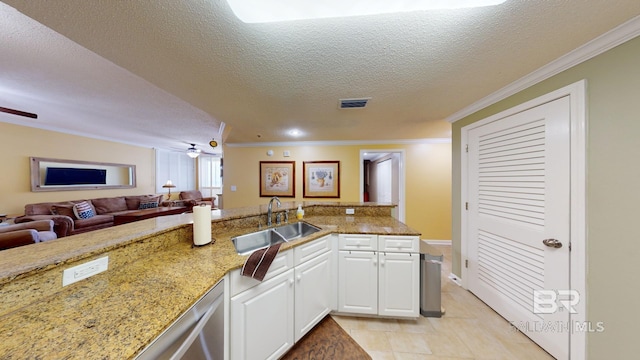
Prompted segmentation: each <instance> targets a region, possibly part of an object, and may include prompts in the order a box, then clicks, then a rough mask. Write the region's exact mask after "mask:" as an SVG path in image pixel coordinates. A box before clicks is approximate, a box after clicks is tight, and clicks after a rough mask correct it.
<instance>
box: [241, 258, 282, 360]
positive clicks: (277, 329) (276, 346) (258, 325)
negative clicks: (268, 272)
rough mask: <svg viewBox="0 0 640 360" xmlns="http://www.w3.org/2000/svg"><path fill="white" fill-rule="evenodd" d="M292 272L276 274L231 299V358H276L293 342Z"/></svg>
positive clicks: (261, 359) (257, 359) (258, 359)
mask: <svg viewBox="0 0 640 360" xmlns="http://www.w3.org/2000/svg"><path fill="white" fill-rule="evenodd" d="M293 304H294V272H293V269H290V270H287V271H286V272H284V273H282V274H280V275H277V276H275V277H273V278H271V279H269V280H267V281H265V282H263V283H261V284H259V285H256V286H254V287H252V288H250V289H248V290H246V291H244V292H242V293H240V294H238V295H236V296H234V297H232V298H231V312H230V330H231V333H230V335H231V336H230V344H229V345H230V350H231V351H230V355H231V358H232V359H246V360H264V359H277V358H279V357H280V356H281V355H282V354H284V353H285V352H286V351H287V350H288V349H289V348H290V347H291V346H293V343H294V336H293V326H294V317H293V316H294V313H293V309H294V308H293V306H294V305H293Z"/></svg>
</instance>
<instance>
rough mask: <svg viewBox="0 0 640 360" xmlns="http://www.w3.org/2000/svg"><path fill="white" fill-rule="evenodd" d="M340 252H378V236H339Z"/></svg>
mask: <svg viewBox="0 0 640 360" xmlns="http://www.w3.org/2000/svg"><path fill="white" fill-rule="evenodd" d="M338 247H339V249H340V250H378V235H365V234H340V235H339V236H338Z"/></svg>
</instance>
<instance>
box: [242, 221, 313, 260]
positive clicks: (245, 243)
mask: <svg viewBox="0 0 640 360" xmlns="http://www.w3.org/2000/svg"><path fill="white" fill-rule="evenodd" d="M318 231H320V228H318V227H315V226H313V225H311V224H309V223H306V222H302V221H301V222H297V223H293V224H289V225H283V226H279V227H276V228H272V229H266V230H261V231H256V232H252V233H249V234H245V235H240V236H236V237H234V238H232V239H231V242H233V246H235V248H236V251H237V252H238V255H246V254H250V253H252V252H254V251H256V250H259V249H264V248H266V247H269V246H271V245H275V244H280V243H284V242H289V241H291V240H296V239H299V238H303V237H305V236H308V235H311V234H314V233H316V232H318Z"/></svg>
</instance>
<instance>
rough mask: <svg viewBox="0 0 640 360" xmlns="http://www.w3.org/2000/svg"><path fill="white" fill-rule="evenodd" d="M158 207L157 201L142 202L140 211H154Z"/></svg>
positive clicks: (139, 207)
mask: <svg viewBox="0 0 640 360" xmlns="http://www.w3.org/2000/svg"><path fill="white" fill-rule="evenodd" d="M157 207H158V201H157V200H141V201H140V206H138V209H141V210H142V209H153V208H157Z"/></svg>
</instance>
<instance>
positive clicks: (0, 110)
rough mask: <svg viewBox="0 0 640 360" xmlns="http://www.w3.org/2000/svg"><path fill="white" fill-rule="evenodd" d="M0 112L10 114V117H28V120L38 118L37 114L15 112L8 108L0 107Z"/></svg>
mask: <svg viewBox="0 0 640 360" xmlns="http://www.w3.org/2000/svg"><path fill="white" fill-rule="evenodd" d="M0 112H3V113H7V114H11V115H18V116H24V117H28V118H31V119H37V118H38V114H34V113H30V112H26V111H20V110H15V109H9V108H6V107H0Z"/></svg>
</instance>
